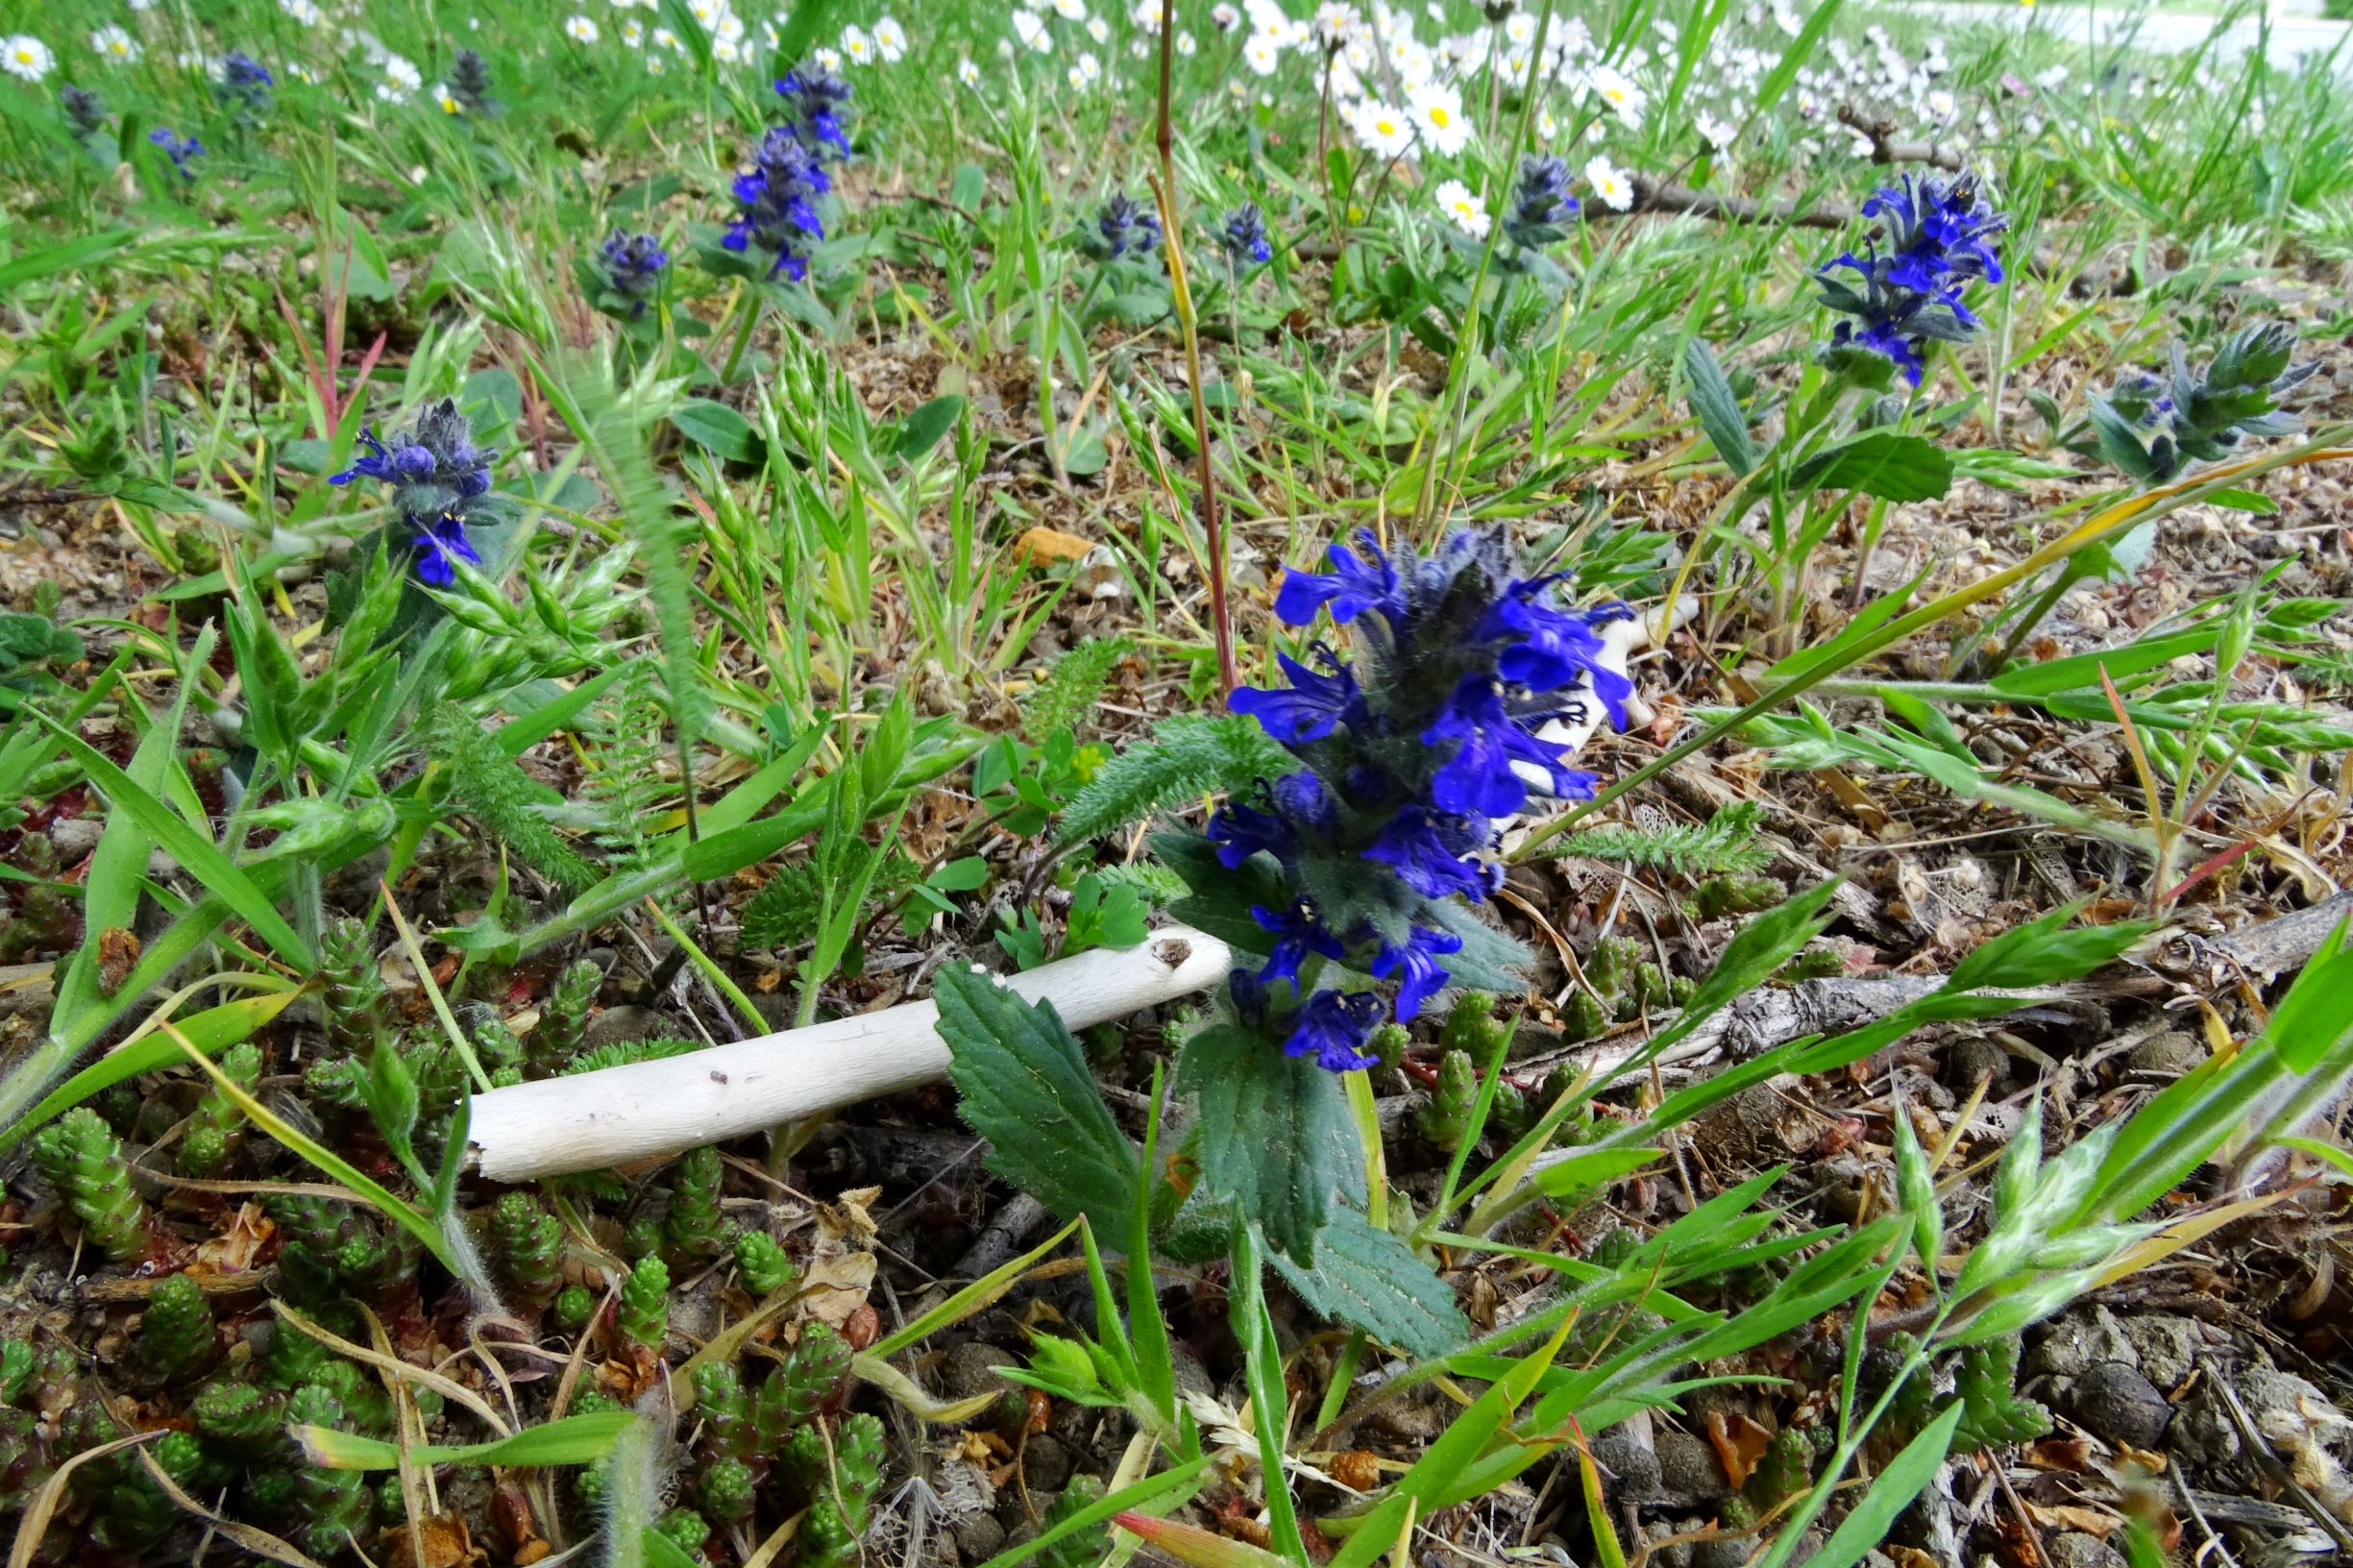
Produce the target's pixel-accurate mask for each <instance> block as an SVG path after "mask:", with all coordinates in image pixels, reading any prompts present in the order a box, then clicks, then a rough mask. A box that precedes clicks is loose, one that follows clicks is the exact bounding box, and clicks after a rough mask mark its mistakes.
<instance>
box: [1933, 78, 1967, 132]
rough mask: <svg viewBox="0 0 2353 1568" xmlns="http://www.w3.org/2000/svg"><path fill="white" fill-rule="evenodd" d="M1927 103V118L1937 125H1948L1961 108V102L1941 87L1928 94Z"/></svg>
mask: <svg viewBox="0 0 2353 1568" xmlns="http://www.w3.org/2000/svg"><path fill="white" fill-rule="evenodd" d="M1927 102H1928V117H1929V118H1930V119H1932V120H1934V121H1936V123H1937V124H1939V125H1945V124H1949V122H1950V121H1951V119H1952V117H1953V115H1954V114H1955V113H1957V112H1959V110H1960V108H1961V101H1960V100H1959V99H1957V98H1955V97H1954V96H1953V95H1952V94H1951V93H1949V92H1947V91H1946V90H1945V89H1944V88H1943V87H1938V88H1936V89H1935V90H1934V91H1932V92H1930V93H1929V94H1928V100H1927Z"/></svg>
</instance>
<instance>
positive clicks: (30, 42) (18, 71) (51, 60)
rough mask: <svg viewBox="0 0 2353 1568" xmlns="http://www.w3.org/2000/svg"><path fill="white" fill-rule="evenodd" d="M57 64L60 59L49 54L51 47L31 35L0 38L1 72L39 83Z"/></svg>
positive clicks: (21, 34)
mask: <svg viewBox="0 0 2353 1568" xmlns="http://www.w3.org/2000/svg"><path fill="white" fill-rule="evenodd" d="M57 62H58V57H57V56H55V55H53V54H51V53H50V52H49V46H48V45H47V44H45V43H43V42H41V40H40V39H38V38H36V37H31V36H30V35H27V34H23V33H18V34H16V35H15V36H14V37H7V38H0V70H4V71H6V72H8V73H9V75H11V76H17V77H22V78H23V79H24V80H26V81H27V82H38V81H39V80H40V79H41V78H42V77H44V76H47V75H48V74H49V72H50V70H51V68H52V67H54V66H55V65H56V64H57Z"/></svg>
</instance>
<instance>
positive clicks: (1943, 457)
mask: <svg viewBox="0 0 2353 1568" xmlns="http://www.w3.org/2000/svg"><path fill="white" fill-rule="evenodd" d="M1790 487H1791V488H1792V489H1794V490H1799V491H1806V490H1860V491H1862V492H1863V494H1865V495H1867V496H1876V497H1878V498H1879V499H1880V500H1881V501H1934V500H1936V499H1938V498H1939V497H1941V496H1943V495H1944V494H1945V492H1946V491H1948V490H1949V489H1951V488H1952V459H1951V458H1950V457H1949V456H1948V455H1947V454H1946V453H1945V449H1944V448H1942V447H1940V446H1938V445H1937V444H1936V443H1935V442H1933V441H1930V440H1928V439H1927V438H1926V437H1924V436H1918V435H1905V434H1904V433H1902V432H1901V431H1900V430H1865V431H1864V432H1863V433H1862V434H1860V435H1855V436H1850V437H1849V438H1848V439H1846V440H1844V441H1841V442H1839V443H1837V444H1836V445H1835V446H1832V447H1830V448H1828V449H1827V450H1826V451H1823V452H1818V453H1815V454H1814V455H1813V456H1811V457H1809V458H1807V459H1806V460H1805V461H1804V462H1802V463H1800V464H1799V465H1798V469H1797V472H1796V473H1795V474H1794V475H1792V476H1791V477H1790Z"/></svg>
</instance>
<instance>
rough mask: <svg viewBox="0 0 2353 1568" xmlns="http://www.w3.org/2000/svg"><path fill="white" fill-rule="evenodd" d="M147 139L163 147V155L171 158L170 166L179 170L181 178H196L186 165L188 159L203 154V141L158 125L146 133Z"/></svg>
mask: <svg viewBox="0 0 2353 1568" xmlns="http://www.w3.org/2000/svg"><path fill="white" fill-rule="evenodd" d="M147 139H148V140H149V141H151V142H153V143H155V144H156V145H157V146H158V147H160V148H162V149H163V156H164V157H165V158H168V159H171V160H172V167H173V168H175V169H177V170H179V171H180V178H181V179H183V180H193V179H195V178H196V171H195V170H194V169H191V168H189V167H188V159H191V158H201V157H203V156H204V150H205V144H204V143H203V142H201V141H198V140H197V139H196V138H195V137H194V136H184V135H181V134H180V133H179V132H177V131H174V130H171V129H169V128H168V127H165V126H160V125H159V126H157V127H156V128H155V129H154V130H153V131H150V132H148V133H147Z"/></svg>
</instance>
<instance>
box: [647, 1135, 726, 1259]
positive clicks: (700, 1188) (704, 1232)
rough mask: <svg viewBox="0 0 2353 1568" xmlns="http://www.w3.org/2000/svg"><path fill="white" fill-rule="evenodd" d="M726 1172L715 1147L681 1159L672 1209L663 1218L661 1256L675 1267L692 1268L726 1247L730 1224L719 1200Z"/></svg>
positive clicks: (675, 1175)
mask: <svg viewBox="0 0 2353 1568" xmlns="http://www.w3.org/2000/svg"><path fill="white" fill-rule="evenodd" d="M726 1173H727V1171H726V1165H725V1164H724V1163H723V1162H722V1161H721V1159H720V1157H719V1150H718V1148H717V1147H716V1146H714V1145H711V1144H705V1145H703V1146H702V1147H701V1148H699V1149H689V1150H687V1151H686V1153H684V1154H682V1155H680V1156H679V1157H678V1164H677V1168H676V1170H675V1171H674V1172H673V1174H672V1179H671V1188H670V1207H669V1209H668V1210H666V1211H665V1212H664V1213H663V1215H662V1256H663V1258H664V1259H666V1260H667V1261H668V1262H669V1263H670V1265H671V1266H672V1267H673V1268H679V1269H684V1268H689V1267H692V1266H693V1265H695V1264H696V1263H699V1262H703V1261H705V1260H708V1259H712V1258H716V1257H718V1256H719V1255H720V1253H721V1252H722V1251H723V1249H724V1248H725V1246H726V1229H727V1222H726V1220H725V1218H724V1217H723V1215H722V1214H721V1213H720V1207H719V1198H720V1189H721V1188H722V1186H723V1183H724V1181H725V1178H726Z"/></svg>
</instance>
